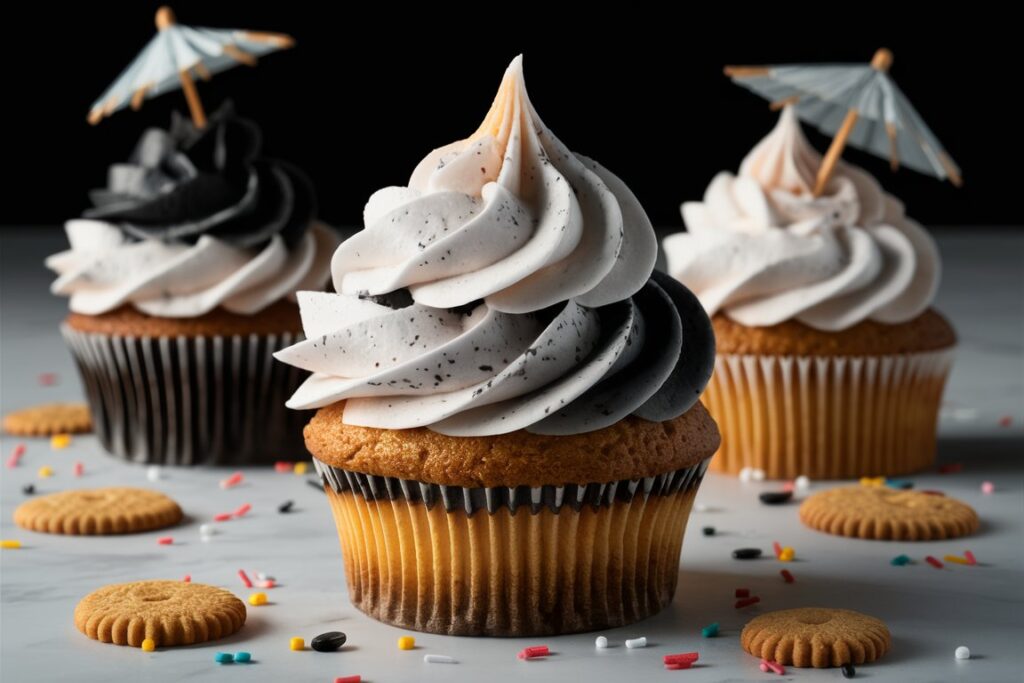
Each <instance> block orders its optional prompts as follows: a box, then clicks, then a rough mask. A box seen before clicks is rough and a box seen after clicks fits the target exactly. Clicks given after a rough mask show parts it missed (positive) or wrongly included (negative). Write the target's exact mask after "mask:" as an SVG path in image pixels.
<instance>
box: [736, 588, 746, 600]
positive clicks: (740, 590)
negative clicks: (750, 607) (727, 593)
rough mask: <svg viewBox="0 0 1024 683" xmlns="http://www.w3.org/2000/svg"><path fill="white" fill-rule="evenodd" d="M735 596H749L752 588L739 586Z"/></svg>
mask: <svg viewBox="0 0 1024 683" xmlns="http://www.w3.org/2000/svg"><path fill="white" fill-rule="evenodd" d="M734 597H737V598H749V597H750V589H749V588H737V589H736V593H735V596H734Z"/></svg>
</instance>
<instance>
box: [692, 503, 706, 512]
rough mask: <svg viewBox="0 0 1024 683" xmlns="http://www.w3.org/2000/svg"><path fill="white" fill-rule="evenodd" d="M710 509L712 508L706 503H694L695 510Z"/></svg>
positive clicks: (703, 510) (704, 510)
mask: <svg viewBox="0 0 1024 683" xmlns="http://www.w3.org/2000/svg"><path fill="white" fill-rule="evenodd" d="M709 509H710V508H709V507H708V506H707V505H705V504H704V503H694V505H693V511H694V512H707V511H708V510H709Z"/></svg>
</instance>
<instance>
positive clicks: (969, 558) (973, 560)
mask: <svg viewBox="0 0 1024 683" xmlns="http://www.w3.org/2000/svg"><path fill="white" fill-rule="evenodd" d="M964 559H966V560H967V564H969V565H971V566H974V565H976V564H978V558H976V557H975V556H974V553H972V552H971V551H970V550H965V551H964Z"/></svg>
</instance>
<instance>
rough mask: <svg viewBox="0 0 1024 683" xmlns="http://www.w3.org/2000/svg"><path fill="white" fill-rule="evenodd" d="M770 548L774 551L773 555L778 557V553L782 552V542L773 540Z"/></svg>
mask: <svg viewBox="0 0 1024 683" xmlns="http://www.w3.org/2000/svg"><path fill="white" fill-rule="evenodd" d="M772 550H774V551H775V557H778V556H779V555H781V554H782V544H781V543H779V542H778V541H774V542H773V543H772Z"/></svg>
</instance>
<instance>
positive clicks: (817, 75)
mask: <svg viewBox="0 0 1024 683" xmlns="http://www.w3.org/2000/svg"><path fill="white" fill-rule="evenodd" d="M892 60H893V56H892V53H891V52H890V51H889V50H886V49H884V48H883V49H881V50H878V51H877V52H876V53H875V56H874V58H873V59H872V60H871V63H870V64H824V65H813V64H786V65H779V66H727V67H725V74H726V75H727V76H729V77H731V78H732V79H733V81H734V82H736V83H737V84H739V85H742V86H743V87H745V88H747V89H749V90H752V91H753V92H755V93H757V94H758V95H760V96H762V97H764V98H765V99H767V100H769V101H771V103H772V108H780V107H783V106H786V105H793V106H794V107H795V109H796V114H797V116H799V117H800V118H801V119H802V120H804V121H806V122H807V123H810V124H811V125H813V126H816V127H817V128H818V129H819V130H820V131H822V132H823V133H825V134H826V135H832V136H834V137H833V139H832V144H831V145H830V146H829V148H828V152H826V153H825V157H824V159H823V160H822V163H821V168H820V169H819V170H818V177H817V179H816V182H815V187H814V195H815V196H819V195H821V193H822V192H824V190H825V187H826V185H828V181H829V178H831V177H832V172H833V171H834V170H835V165H836V162H837V161H838V160H839V157H840V156H841V155H842V153H843V148H844V147H845V146H846V145H847V144H850V145H853V146H854V147H856V148H858V149H862V150H864V151H867V152H870V153H872V154H875V155H877V156H880V157H882V158H883V159H884V158H888V159H889V160H890V163H891V165H892V167H893V170H895V169H897V168H898V167H899V166H900V164H902V165H904V166H908V167H910V168H912V169H914V170H915V171H920V172H921V173H926V174H928V175H932V176H935V177H936V178H939V179H940V180H945V179H948V180H949V181H950V182H952V183H953V184H954V185H956V186H957V187H959V186H960V184H961V176H960V169H959V168H958V167H957V165H956V163H954V162H953V160H952V159H951V158H950V157H949V155H948V154H946V151H945V150H944V149H943V148H942V143H940V142H939V140H938V138H936V137H935V135H934V134H933V133H932V131H931V130H930V129H929V128H928V125H927V124H926V123H925V122H924V119H922V118H921V116H920V114H918V113H917V110H915V109H914V106H913V105H912V104H910V100H908V99H907V97H906V95H904V94H903V92H902V91H900V89H899V87H898V86H897V85H896V83H895V82H894V81H893V80H892V79H891V78H890V77H889V73H888V71H889V67H890V66H891V65H892Z"/></svg>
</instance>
